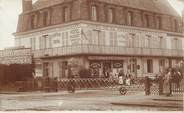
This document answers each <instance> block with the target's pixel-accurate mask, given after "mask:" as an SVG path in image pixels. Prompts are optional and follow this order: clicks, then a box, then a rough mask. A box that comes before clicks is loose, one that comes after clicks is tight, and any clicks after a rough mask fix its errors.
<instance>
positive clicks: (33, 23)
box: [31, 15, 36, 29]
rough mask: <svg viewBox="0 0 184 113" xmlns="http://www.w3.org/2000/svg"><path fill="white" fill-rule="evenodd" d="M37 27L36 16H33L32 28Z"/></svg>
mask: <svg viewBox="0 0 184 113" xmlns="http://www.w3.org/2000/svg"><path fill="white" fill-rule="evenodd" d="M35 27H36V16H35V15H32V16H31V29H34V28H35Z"/></svg>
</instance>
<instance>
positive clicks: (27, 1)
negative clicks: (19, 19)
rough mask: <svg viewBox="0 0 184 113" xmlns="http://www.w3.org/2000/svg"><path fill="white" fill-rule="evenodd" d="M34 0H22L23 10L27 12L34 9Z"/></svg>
mask: <svg viewBox="0 0 184 113" xmlns="http://www.w3.org/2000/svg"><path fill="white" fill-rule="evenodd" d="M32 8H33V7H32V0H22V11H23V12H27V11H31V10H32Z"/></svg>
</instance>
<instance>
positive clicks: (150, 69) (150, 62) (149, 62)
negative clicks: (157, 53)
mask: <svg viewBox="0 0 184 113" xmlns="http://www.w3.org/2000/svg"><path fill="white" fill-rule="evenodd" d="M147 72H148V73H153V60H151V59H148V60H147Z"/></svg>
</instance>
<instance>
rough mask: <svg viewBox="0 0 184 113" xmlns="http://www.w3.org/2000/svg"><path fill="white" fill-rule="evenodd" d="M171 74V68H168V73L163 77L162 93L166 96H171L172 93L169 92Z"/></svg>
mask: <svg viewBox="0 0 184 113" xmlns="http://www.w3.org/2000/svg"><path fill="white" fill-rule="evenodd" d="M172 74H173V70H172V68H169V71H168V73H166V74H165V76H164V83H163V93H164V94H165V95H166V96H171V94H172V91H171V82H172Z"/></svg>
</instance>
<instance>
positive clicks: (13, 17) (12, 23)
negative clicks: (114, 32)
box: [0, 0, 184, 49]
mask: <svg viewBox="0 0 184 113" xmlns="http://www.w3.org/2000/svg"><path fill="white" fill-rule="evenodd" d="M170 2H171V4H172V5H173V6H174V7H175V8H176V10H177V11H178V12H179V13H181V10H182V9H183V7H184V4H182V3H181V2H177V1H176V0H170ZM21 5H22V3H21V0H0V49H3V48H5V47H12V46H14V36H13V35H12V33H14V32H15V31H16V28H17V23H18V15H19V14H20V13H21Z"/></svg>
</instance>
